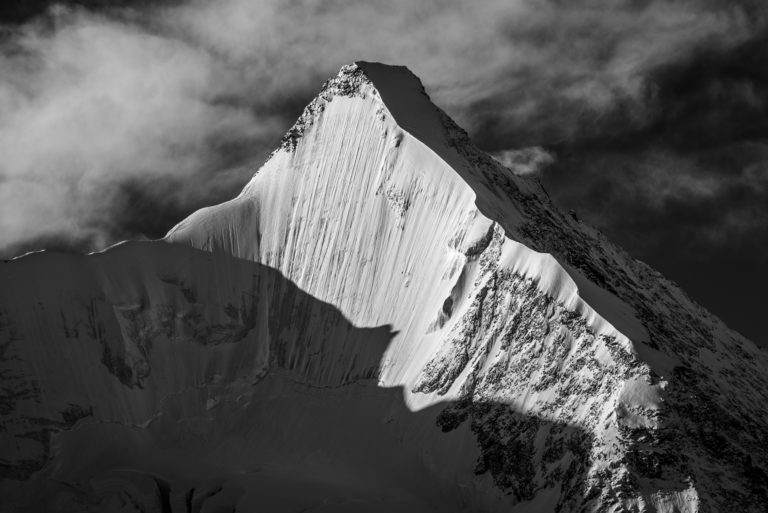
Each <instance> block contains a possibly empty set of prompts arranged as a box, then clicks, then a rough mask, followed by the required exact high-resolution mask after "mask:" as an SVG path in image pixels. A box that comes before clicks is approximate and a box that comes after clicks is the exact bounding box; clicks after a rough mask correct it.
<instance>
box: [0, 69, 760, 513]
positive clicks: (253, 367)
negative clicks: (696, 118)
mask: <svg viewBox="0 0 768 513" xmlns="http://www.w3.org/2000/svg"><path fill="white" fill-rule="evenodd" d="M166 242H170V243H174V244H166V243H163V242H155V243H146V244H129V245H123V246H118V247H116V248H113V249H111V250H109V251H107V252H105V253H104V254H99V255H93V256H90V257H73V256H65V255H45V254H41V255H30V256H27V257H24V258H22V259H20V260H18V261H14V262H10V263H8V264H5V266H4V267H0V279H1V280H2V282H1V283H3V296H2V297H0V314H2V317H0V334H2V336H3V339H2V340H3V343H4V346H3V347H5V348H6V349H5V353H4V356H3V360H2V361H3V364H4V365H6V367H7V369H6V371H4V372H7V373H8V374H5V375H8V376H11V378H10V381H9V383H11V384H12V386H11V387H9V388H8V390H10V393H9V394H7V399H6V400H7V401H8V402H7V406H5V408H4V409H3V411H2V414H3V416H4V417H3V419H4V421H3V422H4V424H3V426H4V428H3V429H4V431H3V433H5V434H4V435H3V436H5V438H4V439H3V440H4V445H3V446H2V447H3V453H4V454H5V453H7V454H11V455H12V456H13V457H11V458H9V457H4V461H3V464H4V465H5V467H4V468H6V476H7V477H9V479H10V481H7V482H6V483H5V484H3V485H2V486H4V487H5V488H3V489H0V492H1V491H3V490H11V491H12V492H13V494H14V495H13V496H14V497H15V499H14V500H15V501H16V502H15V504H25V503H28V502H29V501H30V500H31V499H30V497H42V498H43V499H41V500H44V501H64V500H65V499H66V500H68V501H70V502H68V503H67V504H76V505H80V506H81V505H82V504H84V503H88V501H91V502H94V501H102V502H100V504H102V505H103V504H105V502H104V501H112V502H110V504H112V503H115V504H118V503H119V500H120V498H123V499H125V497H131V498H132V499H131V500H133V501H134V502H136V501H139V502H141V501H145V502H146V503H147V504H150V505H151V504H155V506H157V504H156V503H157V500H158V499H157V497H160V498H161V499H162V500H161V501H160V506H157V507H159V508H160V509H161V510H162V509H163V508H165V510H172V511H177V510H178V511H187V510H189V511H191V510H195V508H196V507H197V506H195V505H194V504H198V503H195V501H196V500H199V501H203V500H208V499H211V500H213V501H217V500H220V501H223V502H222V503H221V504H222V505H226V506H227V507H234V506H236V507H237V508H238V510H241V509H242V510H252V509H254V508H255V507H256V506H257V505H259V504H260V505H261V506H262V507H263V506H265V504H268V506H267V507H268V509H270V510H275V511H278V510H280V511H300V510H311V511H347V510H348V511H359V510H364V511H375V510H376V508H379V509H380V510H391V509H394V508H397V509H403V510H410V511H432V510H436V511H501V510H504V511H659V512H663V511H669V512H672V511H721V510H723V509H724V508H725V507H734V506H738V507H739V508H740V509H741V510H744V511H763V509H764V504H766V503H768V488H767V486H768V485H767V484H766V483H768V478H766V470H767V469H768V455H767V454H766V447H768V443H767V442H768V440H766V428H767V427H768V411H766V407H765V406H764V405H766V404H768V401H766V399H768V384H767V383H766V379H765V375H766V369H768V361H766V354H765V353H764V352H762V351H761V350H759V349H758V348H757V347H756V346H755V345H754V344H753V343H751V342H749V341H747V340H745V339H743V338H742V337H740V336H739V335H737V334H735V333H734V332H732V331H730V330H728V329H727V328H726V327H725V326H724V325H723V324H722V323H721V322H720V321H719V320H718V319H716V318H715V317H713V316H712V315H711V314H709V313H708V312H706V311H705V310H703V309H702V308H701V307H699V306H698V305H696V304H694V303H693V302H692V301H691V300H690V299H689V298H688V297H687V296H686V295H685V294H684V293H683V292H682V291H680V290H679V289H678V288H677V287H676V286H675V285H674V284H673V283H671V282H669V281H668V280H666V279H664V278H663V277H662V276H660V275H659V274H658V273H656V272H655V271H653V270H652V269H650V268H649V267H647V266H646V265H644V264H642V263H641V262H638V261H635V260H634V259H632V258H631V257H630V256H628V255H627V254H626V253H624V252H623V251H622V250H621V249H619V248H617V247H616V246H614V245H612V244H611V243H610V242H608V241H607V240H606V239H605V238H604V237H603V236H602V235H601V234H600V233H599V232H597V231H595V230H594V229H592V228H590V227H588V226H585V225H583V224H582V223H581V222H579V221H577V220H576V219H574V218H572V217H571V216H568V215H564V214H563V213H561V212H559V211H558V210H557V209H556V208H555V207H554V205H553V204H552V203H551V201H550V200H549V198H548V196H547V195H546V192H545V191H544V190H543V189H542V188H541V185H540V184H539V183H538V182H537V181H536V180H535V179H532V178H527V177H522V176H517V175H515V174H514V173H512V172H511V171H510V170H508V169H506V168H504V167H503V166H502V165H501V164H499V163H498V162H496V161H495V160H493V159H492V158H491V157H489V156H488V155H486V154H484V153H483V152H481V151H480V150H478V149H477V148H475V147H474V146H473V145H472V143H471V142H470V141H469V139H468V137H467V135H466V133H465V132H464V131H462V130H461V129H460V128H459V127H457V126H456V125H455V123H453V121H452V120H450V118H448V117H447V116H446V115H445V113H443V112H442V111H440V110H439V109H438V108H437V107H435V106H434V105H433V104H432V103H431V102H430V100H429V98H428V96H427V95H426V93H425V92H424V89H423V87H422V85H421V83H420V81H419V80H418V79H417V78H416V77H415V76H414V75H413V74H411V73H410V71H408V70H407V69H406V68H403V67H393V66H386V65H382V64H376V63H365V62H359V63H356V64H353V65H349V66H345V67H343V68H342V69H341V71H340V73H339V75H338V76H337V77H335V78H332V79H331V80H329V81H328V82H327V83H326V84H325V85H324V87H323V89H322V90H321V92H320V94H319V95H318V97H317V98H316V99H315V100H313V102H312V103H310V105H308V106H307V108H306V109H305V111H304V114H303V115H302V116H301V117H300V119H299V120H298V121H297V122H296V124H295V125H294V126H293V127H292V128H291V129H290V130H289V131H288V133H287V134H286V136H285V137H284V138H283V140H282V141H281V144H280V147H279V148H278V149H277V150H276V151H275V152H274V153H273V154H272V155H271V157H270V159H269V160H268V161H267V162H266V163H265V164H264V165H263V166H262V168H261V169H259V170H258V172H257V173H256V174H255V175H254V177H253V179H252V180H251V181H250V182H249V183H248V184H247V185H246V187H245V188H244V190H243V191H242V193H241V194H240V195H239V196H238V197H237V198H235V199H233V200H231V201H229V202H226V203H224V204H221V205H217V206H213V207H209V208H206V209H203V210H201V211H198V212H196V213H195V214H193V215H192V216H190V217H189V218H188V219H186V220H184V221H183V222H181V223H180V224H179V225H178V226H176V227H175V228H174V229H172V230H171V231H170V232H169V234H168V235H167V237H166ZM189 246H192V248H190V247H189ZM68 269H74V270H76V271H75V272H70V271H68ZM257 276H258V277H259V278H258V279H256V278H255V277H257ZM286 291H287V292H286ZM62 305H64V306H62ZM73 333H74V335H73ZM72 339H74V341H75V342H74V343H73V342H72ZM20 362H24V363H23V364H22V363H20ZM83 362H85V363H83ZM73 377H74V378H73ZM94 391H98V393H95V392H94ZM3 404H6V403H3ZM105 423H106V424H105ZM30 440H33V441H30ZM86 440H93V441H94V442H93V446H92V447H86V449H85V450H84V449H83V447H84V446H87V443H86V442H85V441H86ZM112 441H115V442H112ZM14 451H15V452H14ZM30 451H31V452H30ZM34 451H37V452H36V453H35V452H34ZM157 452H159V453H161V454H162V455H164V456H163V457H155V456H152V455H153V454H155V453H157ZM29 454H34V455H35V456H34V458H31V459H30V457H29ZM190 454H192V455H194V457H193V458H192V459H194V462H195V463H194V464H193V463H191V462H190V461H188V458H189V457H190V456H189V455H190ZM185 455H186V456H185ZM14 458H15V459H14ZM104 476H106V477H104ZM16 480H18V481H16ZM14 483H15V484H14ZM56 483H68V484H67V485H66V486H64V485H61V484H56ZM73 483H75V484H73ZM295 487H298V488H299V489H300V490H301V493H299V494H295V495H291V494H289V493H288V492H287V490H289V489H291V488H295ZM40 490H42V492H40ZM72 490H75V491H72ZM201 490H205V491H201ZM211 490H214V491H215V493H213V494H212V495H211ZM216 490H218V491H216ZM38 492H39V493H38ZM225 492H226V493H225ZM9 493H10V492H9ZM199 494H202V495H199ZM206 494H208V495H206ZM62 497H64V498H62ZM73 497H74V498H73ZM137 497H139V498H141V500H139V499H137ZM258 497H262V498H264V500H266V501H267V502H266V503H265V502H261V503H259V500H260V499H259V498H258ZM301 497H304V498H301ZM153 501H154V502H153ZM174 501H176V502H174ZM128 503H130V501H128V500H123V502H122V503H120V504H128ZM193 503H194V504H193ZM46 504H50V502H48V503H46ZM142 504H143V503H142ZM163 504H165V506H163ZM200 504H202V503H200ZM211 504H212V505H211V507H213V504H214V503H211ZM155 506H152V507H155ZM166 506H167V507H166ZM78 507H79V506H78ZM73 508H74V506H73ZM184 508H186V509H184ZM280 508H282V509H280ZM311 508H315V509H311ZM345 508H346V509H345ZM33 509H34V508H33ZM102 509H104V508H102ZM145 509H151V507H150V506H147V507H146V508H145Z"/></svg>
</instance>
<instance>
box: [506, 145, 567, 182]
mask: <svg viewBox="0 0 768 513" xmlns="http://www.w3.org/2000/svg"><path fill="white" fill-rule="evenodd" d="M493 158H495V159H496V160H498V161H499V162H501V164H503V165H504V166H505V167H507V168H509V169H510V170H511V171H512V172H513V173H514V174H516V175H518V176H532V175H540V174H541V173H542V171H543V170H544V169H545V168H546V167H547V166H549V165H551V164H553V163H554V162H555V157H554V155H552V154H551V153H549V152H548V151H546V150H545V149H544V148H541V147H539V146H531V147H529V148H523V149H520V150H504V151H500V152H498V153H494V154H493Z"/></svg>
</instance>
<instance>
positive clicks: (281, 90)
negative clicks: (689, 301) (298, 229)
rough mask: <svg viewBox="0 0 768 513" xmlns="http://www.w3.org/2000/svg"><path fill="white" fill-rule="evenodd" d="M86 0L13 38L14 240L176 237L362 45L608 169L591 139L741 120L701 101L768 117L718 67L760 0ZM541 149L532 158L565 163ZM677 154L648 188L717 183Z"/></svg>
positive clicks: (498, 118) (8, 73)
mask: <svg viewBox="0 0 768 513" xmlns="http://www.w3.org/2000/svg"><path fill="white" fill-rule="evenodd" d="M38 3H39V2H38ZM73 3H74V4H84V5H87V6H90V8H84V7H79V6H77V5H75V6H70V7H55V8H52V9H49V10H48V11H47V13H46V14H42V15H40V16H39V17H38V18H35V19H33V20H32V21H31V22H29V23H27V24H24V25H19V26H6V27H5V29H4V31H3V32H4V34H3V37H2V39H0V41H1V42H0V154H2V155H3V160H2V161H1V162H0V252H6V253H8V252H13V251H14V250H15V249H14V248H19V247H26V246H29V245H30V244H35V243H36V242H35V241H41V240H51V239H52V238H56V239H68V240H70V241H71V242H72V243H73V244H74V245H76V246H78V245H79V246H83V247H87V248H96V247H100V246H103V245H104V244H108V243H110V242H112V241H114V240H115V239H117V238H120V237H128V236H138V235H140V234H141V233H144V234H145V235H148V236H158V235H161V234H162V233H163V231H164V230H165V229H166V228H167V227H169V226H170V225H171V224H173V223H174V222H176V221H178V220H179V219H180V218H181V217H183V216H184V215H185V214H187V213H188V212H189V211H191V210H193V209H194V208H197V207H199V206H201V205H205V204H209V203H213V202H215V201H220V200H222V199H224V198H226V197H227V196H231V195H234V194H235V192H236V191H237V190H238V189H239V188H240V186H241V184H242V182H243V181H245V179H246V178H247V177H248V176H249V175H250V174H251V173H252V172H253V171H254V168H253V166H254V165H256V164H258V163H259V162H260V161H261V160H262V159H263V158H264V156H265V155H266V154H267V152H268V151H269V150H270V149H272V147H273V146H274V145H275V144H276V142H277V141H278V139H279V137H280V135H281V133H282V132H283V131H284V130H285V129H287V128H288V127H289V126H290V124H291V122H292V120H293V118H295V116H297V115H298V114H299V113H300V111H301V109H302V107H303V105H304V104H305V103H307V102H308V101H309V100H310V99H311V97H312V96H313V95H314V94H315V92H316V91H317V90H318V89H319V87H320V84H321V83H322V82H323V80H325V79H326V78H327V77H328V76H329V75H331V74H333V73H335V72H336V70H337V69H338V68H339V67H340V66H341V65H342V64H345V63H348V62H351V61H353V60H358V59H366V60H380V61H385V62H391V63H401V64H406V65H408V66H409V67H410V68H411V69H412V70H413V71H414V72H415V73H416V74H417V75H419V76H420V77H421V78H422V79H423V81H424V82H425V85H426V86H427V89H428V90H429V91H430V94H431V95H432V97H433V99H434V100H435V101H436V103H438V104H439V105H441V106H442V107H444V108H445V109H446V110H447V111H448V112H449V113H450V114H451V115H453V116H454V117H455V118H456V119H457V121H458V122H459V123H460V124H461V125H463V126H466V127H467V128H468V129H469V130H470V132H471V133H473V135H474V136H475V138H476V140H478V142H479V143H480V144H481V145H482V146H483V147H485V148H487V149H489V150H492V151H495V152H500V153H499V155H502V157H501V158H513V160H514V159H518V160H519V158H520V157H521V156H526V158H528V156H531V155H534V157H535V155H538V154H537V153H536V152H537V151H538V150H529V152H528V153H519V151H520V148H524V147H526V146H539V147H541V146H543V147H545V148H549V147H552V146H554V147H555V151H556V153H557V154H558V155H559V154H560V153H561V150H564V151H562V153H563V154H565V155H568V154H569V152H570V153H573V152H576V153H578V154H579V155H580V157H579V159H581V160H580V161H584V158H586V157H585V155H596V157H595V158H596V160H597V162H598V165H596V166H594V167H595V168H600V169H603V170H604V171H605V172H606V173H608V170H607V169H606V168H605V166H602V165H601V164H600V162H606V161H608V160H610V159H609V158H608V157H607V156H606V155H603V154H597V153H595V152H594V151H593V149H592V147H591V146H590V145H595V144H597V145H605V144H606V141H608V142H609V143H610V142H611V141H613V140H614V139H615V140H621V138H622V137H623V138H625V139H627V138H629V139H632V138H635V139H638V140H643V141H645V140H646V139H647V136H646V135H645V133H646V132H648V131H656V132H659V133H666V134H668V135H669V136H670V138H671V139H674V140H677V139H679V140H681V141H688V140H690V138H691V137H692V136H693V135H695V132H696V127H701V126H705V127H706V126H709V127H715V126H716V125H717V124H721V125H722V122H723V120H730V118H729V117H728V111H727V109H719V110H717V111H716V112H718V113H720V114H722V116H720V118H719V121H718V120H717V119H715V120H708V121H709V124H707V123H702V122H701V120H700V119H699V121H698V122H697V121H696V119H697V118H696V114H695V113H696V112H698V110H697V109H695V108H694V106H695V105H699V106H700V107H701V108H702V109H706V107H707V106H708V105H710V104H712V103H713V102H715V101H716V99H717V98H726V99H728V100H722V101H723V102H724V104H727V105H729V106H730V107H729V108H733V109H737V110H738V109H739V108H742V107H739V105H742V106H743V109H744V110H745V111H750V112H752V111H754V110H755V109H759V108H761V107H760V106H764V105H765V99H766V97H765V95H764V94H763V93H764V92H763V90H762V89H760V87H759V86H758V85H756V84H755V83H753V82H752V81H750V80H748V79H744V78H743V77H732V78H731V79H729V80H723V79H722V76H721V75H722V74H721V73H720V72H713V73H711V74H710V75H707V73H708V72H709V70H712V69H714V68H716V67H717V66H725V63H726V62H727V57H728V56H729V55H730V54H731V53H730V52H733V51H735V49H738V48H740V47H743V46H744V45H749V44H750V41H752V40H753V39H754V37H755V34H758V33H760V29H761V27H762V25H761V23H762V20H763V18H762V14H761V11H760V9H759V8H756V7H755V5H759V4H749V3H743V2H742V3H732V2H731V3H725V2H723V3H718V2H695V1H685V2H667V1H662V0H656V1H625V2H607V1H599V0H581V1H575V2H561V1H555V0H551V1H541V2H533V1H528V0H512V1H508V0H505V1H501V0H491V1H484V2H472V3H467V2H463V1H459V0H445V1H437V0H431V1H424V2H412V1H410V0H391V1H387V2H383V1H379V0H367V1H362V2H346V1H340V0H337V1H329V2H323V3H317V2H312V1H309V0H296V1H291V2H285V1H278V0H263V1H259V2H252V1H248V0H229V1H223V0H216V1H206V2H204V1H202V0H199V1H190V2H178V1H175V2H156V3H150V2H142V3H140V4H138V7H128V4H129V2H125V1H120V2H105V1H93V2H86V1H81V2H73ZM712 56H715V57H712ZM717 56H721V57H717ZM707 59H709V60H707ZM718 59H720V60H718ZM696 62H700V63H701V64H700V65H699V66H700V69H699V68H696V66H695V65H693V68H686V67H687V66H688V67H690V66H691V65H692V64H691V63H696ZM702 70H703V71H702ZM702 74H703V75H702ZM696 76H706V78H707V80H706V81H705V82H706V84H707V86H706V88H705V89H702V88H698V86H696V87H693V85H692V84H693V83H694V82H695V80H692V79H691V77H696ZM675 87H683V88H685V87H688V88H691V87H693V89H695V91H696V95H694V97H695V98H698V100H697V101H699V103H698V104H696V103H695V102H692V101H688V100H685V101H678V100H679V99H680V98H681V95H680V94H677V93H675ZM702 87H703V86H702ZM733 98H738V100H735V99H733ZM676 102H677V103H676ZM739 102H741V103H739ZM718 115H719V114H718ZM705 121H706V120H705ZM755 123H757V121H756V120H755ZM728 126H733V130H734V131H738V129H737V125H736V124H734V123H731V125H728ZM707 130H710V131H711V130H714V128H708V129H707ZM737 135H738V134H736V133H735V135H734V137H736V136H737ZM675 138H677V139H675ZM654 144H655V143H654ZM584 148H586V149H584ZM660 148H661V149H660V150H659V151H660V154H663V155H665V157H664V159H670V158H671V159H674V158H677V160H678V162H679V163H681V164H682V163H684V161H685V158H678V157H676V156H675V155H676V153H675V151H676V150H675V148H669V147H663V145H661V146H660ZM547 151H548V150H547ZM632 151H635V150H632ZM504 155H506V157H504ZM546 155H548V153H545V152H544V150H542V153H541V156H546ZM537 158H538V157H535V158H533V159H532V160H531V161H530V166H532V167H530V168H531V169H539V168H540V167H541V166H542V165H545V164H548V162H547V158H546V157H543V160H541V159H539V160H537ZM567 161H568V160H567V159H566V162H567ZM515 162H517V161H515ZM665 162H666V160H665ZM646 163H647V165H648V166H653V165H655V164H653V159H650V160H646ZM515 165H516V166H518V168H517V169H518V171H521V172H522V170H523V168H522V167H520V166H519V162H517V163H515ZM686 166H687V167H686ZM683 168H685V169H687V170H688V171H686V172H680V169H683ZM526 169H528V168H526ZM633 169H634V168H633ZM660 169H661V168H660ZM663 169H664V171H663V172H662V171H659V172H653V173H651V176H650V177H649V178H648V179H647V180H646V181H645V182H644V183H646V184H648V187H649V188H651V189H653V188H654V187H656V188H657V189H658V188H661V189H662V190H665V191H668V194H671V195H672V196H674V194H678V195H681V194H683V193H684V192H685V194H687V193H688V192H692V193H694V192H695V193H696V194H698V193H699V192H701V191H705V190H708V189H716V188H717V187H718V185H717V184H714V183H712V180H715V179H714V178H713V179H702V178H701V177H700V176H699V175H697V174H696V172H695V169H696V167H695V166H692V165H689V164H688V163H686V164H685V165H681V166H666V167H663ZM667 171H668V173H667ZM613 175H616V173H615V172H614V173H613ZM582 176H585V177H586V176H590V177H593V178H594V180H597V181H599V180H601V178H600V177H597V176H596V175H595V174H594V173H593V174H589V173H585V174H584V175H582ZM606 176H608V175H606ZM632 176H634V175H632V174H631V173H630V175H627V176H626V177H625V179H626V180H630V179H631V178H632ZM594 180H593V183H596V182H594ZM613 186H616V184H615V183H614V184H613ZM640 187H642V186H640ZM697 187H698V188H703V189H701V190H699V189H697ZM671 191H677V192H675V193H673V192H671ZM686 191H687V192H686ZM662 203H663V201H662ZM149 220H152V221H153V222H149ZM142 226H143V227H145V228H143V229H142Z"/></svg>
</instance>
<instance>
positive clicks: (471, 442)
mask: <svg viewBox="0 0 768 513" xmlns="http://www.w3.org/2000/svg"><path fill="white" fill-rule="evenodd" d="M0 284H1V286H0V373H1V375H2V376H3V387H2V392H1V393H0V415H2V420H1V422H2V423H1V424H0V476H1V478H0V495H2V496H3V497H4V499H3V503H2V505H0V510H1V511H9V512H10V511H13V512H15V511H62V512H67V511H160V512H211V511H261V510H264V511H271V512H281V511H285V512H289V511H315V512H322V511H366V512H371V511H372V512H375V511H392V510H393V509H397V510H398V511H413V512H417V511H418V512H421V511H497V510H502V509H504V510H508V509H509V507H510V506H513V505H515V504H518V503H526V504H527V505H528V507H530V508H534V509H535V510H536V511H577V510H579V509H581V508H582V507H585V506H586V505H587V504H588V503H589V501H590V500H591V499H594V497H591V496H590V494H589V492H588V491H587V490H588V489H593V490H598V489H599V487H595V486H593V487H591V488H589V487H588V486H587V481H588V478H587V471H588V469H589V468H590V461H589V460H590V450H591V447H592V443H593V440H592V435H591V434H590V433H588V432H586V431H585V430H583V429H581V428H579V427H577V426H572V425H567V424H563V423H558V422H556V421H552V420H546V419H542V418H537V417H534V416H531V415H528V414H526V413H525V412H520V411H516V410H515V409H514V408H513V407H511V406H509V405H506V404H502V403H472V402H464V403H443V404H440V405H437V406H433V407H430V408H427V409H424V410H420V411H411V410H410V409H409V408H408V407H407V405H406V404H405V402H404V400H403V392H402V390H400V389H399V388H381V387H379V386H378V384H377V383H378V382H377V376H378V371H379V365H380V362H381V361H382V357H383V355H384V353H385V351H386V349H387V346H388V344H389V343H390V342H391V340H392V339H393V337H395V336H396V335H397V334H396V333H395V332H392V330H391V327H390V326H377V327H357V326H354V325H353V324H351V323H350V322H349V321H348V320H347V319H346V318H345V316H344V315H343V313H342V312H341V311H339V310H338V309H337V308H335V307H334V306H332V305H330V304H328V303H324V302H322V301H320V300H318V299H316V298H314V297H312V296H310V295H309V294H307V293H305V292H303V291H302V290H301V289H300V288H299V287H298V286H297V285H296V284H294V283H293V282H291V281H290V280H288V279H286V278H285V277H283V276H282V275H281V274H280V273H279V272H278V271H276V270H274V269H271V268H269V267H266V266H263V265H260V264H257V263H254V262H250V261H245V260H240V259H237V258H234V257H232V256H229V255H227V254H225V253H222V252H215V253H209V252H204V251H200V250H196V249H193V248H190V247H186V246H177V245H172V244H166V243H161V242H143V243H125V244H122V245H119V246H117V247H114V248H112V249H110V250H108V251H106V252H103V253H99V254H94V255H90V256H78V255H73V254H64V253H47V252H46V253H38V254H32V255H28V256H26V257H23V258H21V259H17V260H14V261H10V262H7V263H5V264H2V265H0ZM527 501H533V502H530V503H529V502H527Z"/></svg>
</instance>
